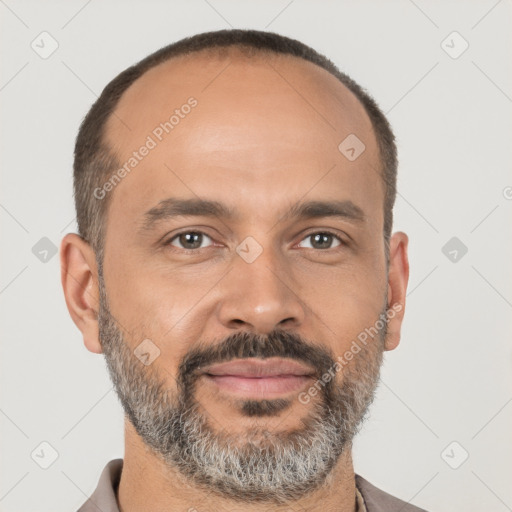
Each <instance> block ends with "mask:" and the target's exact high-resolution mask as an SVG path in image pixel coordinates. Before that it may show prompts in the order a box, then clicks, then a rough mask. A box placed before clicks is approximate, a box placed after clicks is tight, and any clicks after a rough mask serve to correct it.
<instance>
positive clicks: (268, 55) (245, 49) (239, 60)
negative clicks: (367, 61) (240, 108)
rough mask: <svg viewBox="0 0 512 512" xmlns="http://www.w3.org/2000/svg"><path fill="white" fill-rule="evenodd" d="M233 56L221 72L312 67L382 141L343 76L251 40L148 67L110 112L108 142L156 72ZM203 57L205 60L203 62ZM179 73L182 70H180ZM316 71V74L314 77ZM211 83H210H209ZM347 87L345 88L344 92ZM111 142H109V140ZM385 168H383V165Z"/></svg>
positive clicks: (178, 57) (376, 138) (325, 84)
mask: <svg viewBox="0 0 512 512" xmlns="http://www.w3.org/2000/svg"><path fill="white" fill-rule="evenodd" d="M225 60H229V63H228V64H226V66H225V67H222V68H221V69H220V70H219V75H217V76H220V74H222V72H223V71H224V70H225V69H226V68H227V67H228V66H230V65H231V64H235V65H243V66H252V67H254V66H257V65H259V64H264V65H265V66H266V67H267V68H269V65H270V66H272V67H273V68H274V71H276V73H278V74H279V70H278V69H277V70H276V68H275V67H274V64H275V63H276V62H283V61H284V62H287V63H293V64H295V65H296V66H297V67H302V68H304V69H307V70H309V72H310V73H309V76H310V77H313V80H315V81H317V82H318V81H319V80H322V79H323V85H322V86H323V87H324V88H325V89H326V90H327V91H328V93H329V94H330V95H331V96H333V97H334V98H336V99H337V100H342V98H343V96H345V98H346V97H347V95H348V97H349V98H351V101H352V103H353V104H355V105H357V110H358V113H357V115H358V116H359V117H360V118H361V117H362V118H364V119H365V124H367V125H368V126H369V127H370V130H371V132H372V135H373V137H374V140H375V144H376V146H377V147H378V145H379V141H378V136H377V133H376V130H375V125H374V123H373V121H372V119H371V117H370V115H369V113H368V111H367V108H366V106H365V105H364V103H363V102H362V101H361V99H360V98H359V97H358V96H357V94H356V93H355V92H354V91H352V90H351V89H350V87H348V86H347V84H345V83H343V82H342V81H341V80H340V78H339V77H337V76H336V75H334V74H333V73H331V72H330V71H329V70H328V69H326V68H324V67H322V66H321V65H319V64H317V63H315V62H312V61H311V60H308V59H306V58H304V57H302V56H298V55H294V54H290V53H282V52H277V51H273V50H270V49H268V48H255V47H252V46H250V45H247V43H233V44H231V45H226V46H213V47H208V48H201V49H198V50H190V51H188V52H186V53H179V54H177V55H170V56H169V58H167V59H165V60H164V61H162V62H159V63H157V64H156V65H154V66H151V67H149V68H148V69H146V70H145V71H144V72H143V73H142V74H141V75H140V76H139V77H137V78H136V79H135V80H134V81H133V82H132V83H131V84H130V85H129V86H128V87H127V88H126V89H125V90H124V91H123V92H122V94H121V95H120V97H119V99H118V101H117V103H116V105H115V107H114V109H113V111H112V112H111V113H110V115H109V116H108V118H107V119H106V122H105V127H104V128H105V129H104V132H103V134H102V135H103V136H102V139H103V141H104V142H105V143H107V132H108V131H109V124H110V122H111V121H112V119H113V117H114V116H115V114H116V113H118V111H119V110H120V109H122V108H123V107H124V106H125V102H126V101H128V99H127V98H130V97H131V96H132V95H133V93H134V92H135V91H136V94H138V93H139V92H140V91H142V90H143V89H142V88H143V87H145V86H146V83H147V82H148V81H150V80H152V77H153V76H154V75H157V74H159V73H162V72H163V71H164V70H166V69H167V72H168V73H169V74H172V73H173V71H172V67H173V66H175V67H178V68H179V66H180V64H181V65H182V64H185V65H187V64H192V65H198V66H200V67H199V68H198V69H203V67H202V66H201V64H202V63H204V61H206V63H207V64H210V63H212V62H213V61H215V62H219V63H221V62H222V61H225ZM202 61H203V62H202ZM178 73H179V72H178ZM314 75H316V77H314ZM217 76H215V75H214V76H213V77H212V78H213V79H216V78H217ZM281 77H282V80H283V83H286V76H283V75H281ZM205 85H207V84H205ZM289 87H290V91H293V89H292V87H295V88H297V87H298V88H299V90H298V91H295V92H294V93H295V94H299V95H300V83H298V84H291V83H289ZM342 91H343V92H342ZM107 146H108V144H107ZM379 160H380V162H379V163H380V166H381V167H382V166H383V162H382V158H381V157H380V158H379ZM381 170H382V169H381Z"/></svg>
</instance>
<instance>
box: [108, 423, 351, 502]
mask: <svg viewBox="0 0 512 512" xmlns="http://www.w3.org/2000/svg"><path fill="white" fill-rule="evenodd" d="M355 496H356V491H355V477H354V469H353V465H352V456H351V451H350V448H348V449H346V450H345V451H344V452H343V454H342V455H341V456H340V458H339V460H338V462H337V464H336V466H335V467H334V468H333V470H332V471H331V473H330V474H329V476H328V478H327V480H326V482H325V483H324V485H323V486H322V487H321V488H320V489H318V490H316V491H313V492H311V493H309V494H308V495H307V496H304V497H302V498H299V499H297V500H294V501H293V502H291V501H290V502H289V503H288V504H284V505H269V504H268V503H243V504H241V503H240V502H239V501H234V500H232V499H230V498H224V497H222V496H220V495H217V494H214V493H212V492H211V491H209V490H208V489H205V488H202V487H199V486H196V485H195V484H194V483H193V482H191V481H189V480H186V479H185V478H184V477H183V476H182V475H181V474H180V473H179V471H178V470H176V469H175V468H172V467H169V466H168V465H166V464H165V463H164V462H163V461H162V460H161V459H159V458H158V457H156V456H155V454H154V453H153V452H152V451H150V449H149V448H147V446H146V445H145V444H144V443H143V441H142V439H141V438H140V436H139V435H138V434H137V433H136V432H135V430H134V428H133V426H132V425H131V423H130V422H129V421H128V420H126V419H125V455H124V462H123V470H122V473H121V479H120V482H119V487H118V492H117V501H118V504H119V510H120V512H143V511H147V510H151V511H152V512H167V511H169V510H173V511H177V512H178V511H179V512H206V511H218V510H223V511H226V512H228V511H235V510H240V507H241V506H243V509H244V511H248V512H259V511H263V510H264V511H265V512H269V511H284V510H290V509H291V510H303V511H304V512H355V511H356V504H355V503H356V501H355V500H356V498H355Z"/></svg>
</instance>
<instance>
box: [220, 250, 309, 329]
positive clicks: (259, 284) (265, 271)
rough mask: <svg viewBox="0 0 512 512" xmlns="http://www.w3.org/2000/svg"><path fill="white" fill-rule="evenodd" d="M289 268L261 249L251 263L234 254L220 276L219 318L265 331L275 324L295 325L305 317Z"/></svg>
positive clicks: (230, 325)
mask: <svg viewBox="0 0 512 512" xmlns="http://www.w3.org/2000/svg"><path fill="white" fill-rule="evenodd" d="M298 288H299V286H298V284H297V283H295V282H294V281H293V279H292V276H291V272H290V270H289V268H286V266H285V265H279V262H278V261H277V258H276V257H275V256H274V255H273V254H271V252H270V251H268V250H265V251H263V253H262V254H261V255H260V256H259V257H258V258H257V259H256V260H255V261H253V262H252V263H247V262H246V261H244V260H243V259H242V258H240V257H235V261H234V263H233V268H232V269H231V271H230V272H229V273H228V275H227V276H226V277H225V278H224V279H223V280H222V292H221V298H220V305H219V308H218V315H219V321H220V322H221V323H222V325H223V326H224V327H226V328H228V329H232V330H233V329H236V330H239V329H241V328H245V329H249V330H251V331H253V332H255V333H261V334H269V333H270V332H271V331H273V330H274V329H276V328H279V329H286V328H290V329H291V328H294V329H295V328H298V327H299V326H300V325H301V324H302V323H303V322H304V319H305V309H304V302H303V300H302V299H301V297H300V296H299V295H298Z"/></svg>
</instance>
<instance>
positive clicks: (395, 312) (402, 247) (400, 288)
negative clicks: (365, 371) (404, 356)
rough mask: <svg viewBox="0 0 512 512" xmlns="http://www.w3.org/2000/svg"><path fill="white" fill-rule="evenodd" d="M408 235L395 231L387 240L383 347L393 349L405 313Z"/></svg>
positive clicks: (398, 338)
mask: <svg viewBox="0 0 512 512" xmlns="http://www.w3.org/2000/svg"><path fill="white" fill-rule="evenodd" d="M408 244H409V238H408V236H407V235H406V234H405V233H403V232H401V231H397V232H396V233H393V235H392V237H391V239H390V242H389V272H388V319H389V320H388V334H387V337H386V343H385V349H386V350H393V349H395V348H396V347H397V346H398V344H399V343H400V329H401V327H402V320H403V318H404V313H405V296H406V292H407V283H408V282H409V259H408V257H407V246H408Z"/></svg>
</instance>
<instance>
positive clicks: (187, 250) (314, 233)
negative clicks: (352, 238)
mask: <svg viewBox="0 0 512 512" xmlns="http://www.w3.org/2000/svg"><path fill="white" fill-rule="evenodd" d="M187 233H194V234H199V235H205V236H207V237H208V238H210V239H211V240H212V241H213V239H212V237H211V236H209V235H208V234H206V233H205V232H204V231H199V230H190V229H189V230H186V231H181V232H180V233H176V234H175V235H174V236H173V237H172V238H170V239H169V240H167V242H164V246H166V247H167V246H170V247H172V248H173V249H176V250H178V251H182V252H187V253H193V252H197V251H200V250H202V249H208V247H199V248H196V249H185V248H183V247H176V246H174V245H171V242H173V241H174V240H176V239H177V238H178V237H180V236H181V235H186V234H187ZM319 234H322V235H330V236H332V237H334V238H335V239H336V240H338V242H339V243H340V245H339V246H337V247H330V248H329V249H316V250H317V251H319V252H328V251H332V250H334V249H339V248H341V247H345V246H347V245H348V244H347V242H346V241H345V240H343V239H342V238H341V237H340V236H339V235H337V234H336V233H333V232H332V231H329V230H328V229H324V230H321V231H313V232H311V233H308V234H307V235H305V236H304V237H303V238H302V239H301V242H302V241H303V240H306V239H307V238H310V237H312V236H314V235H319ZM306 249H310V247H306ZM311 249H315V248H314V247H312V248H311Z"/></svg>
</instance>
